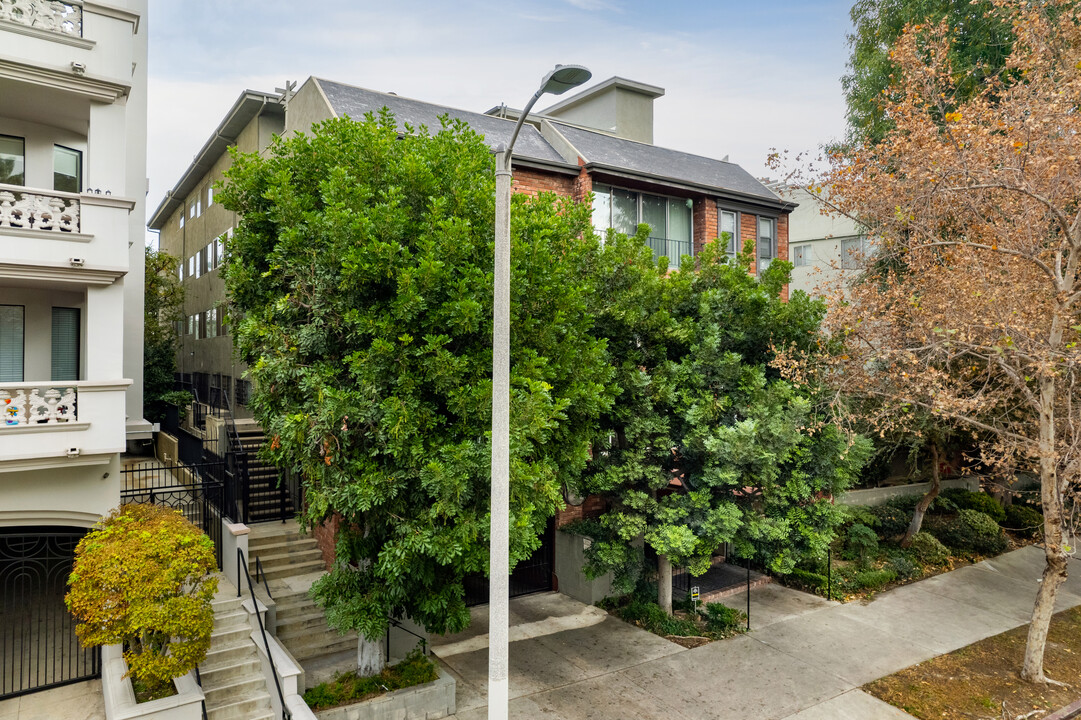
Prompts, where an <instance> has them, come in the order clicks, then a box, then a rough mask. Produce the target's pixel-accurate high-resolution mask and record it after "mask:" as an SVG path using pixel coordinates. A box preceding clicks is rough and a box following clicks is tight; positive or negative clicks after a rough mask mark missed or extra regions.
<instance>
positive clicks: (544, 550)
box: [465, 520, 555, 605]
mask: <svg viewBox="0 0 1081 720" xmlns="http://www.w3.org/2000/svg"><path fill="white" fill-rule="evenodd" d="M554 550H555V523H553V522H552V521H551V520H549V521H548V528H547V529H546V530H545V531H544V534H543V535H541V545H540V547H539V548H537V549H536V550H535V551H534V552H533V554H532V555H530V556H529V558H528V559H526V560H523V561H522V562H520V563H518V564H517V565H515V566H514V572H512V573H511V574H510V596H511V597H512V598H513V597H521V596H522V595H531V594H533V593H538V592H545V591H547V590H551V589H552V585H553V584H552V569H553V566H552V562H553V557H554ZM487 602H488V578H487V577H485V576H484V575H483V574H480V573H476V574H473V575H467V576H466V578H465V604H466V605H483V604H485V603H487Z"/></svg>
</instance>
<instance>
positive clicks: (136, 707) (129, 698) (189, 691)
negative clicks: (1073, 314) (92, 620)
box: [101, 645, 204, 720]
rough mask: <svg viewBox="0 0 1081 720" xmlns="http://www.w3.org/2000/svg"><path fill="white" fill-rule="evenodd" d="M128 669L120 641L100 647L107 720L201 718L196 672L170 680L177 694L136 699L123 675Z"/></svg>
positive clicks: (199, 690)
mask: <svg viewBox="0 0 1081 720" xmlns="http://www.w3.org/2000/svg"><path fill="white" fill-rule="evenodd" d="M127 672H128V664H127V662H125V661H124V654H123V650H122V648H121V647H120V646H119V645H106V646H105V647H103V648H102V649H101V691H102V694H103V695H104V696H105V717H106V718H107V720H134V719H138V720H202V717H203V705H202V703H203V698H204V695H203V689H202V688H201V687H199V684H198V683H196V682H195V673H188V674H187V675H184V676H183V677H178V678H176V679H174V680H173V684H174V685H176V690H177V694H176V695H173V696H172V697H167V698H162V699H160V700H151V701H150V702H145V703H136V702H135V690H134V688H132V686H131V678H126V677H124V676H125V675H126V674H127Z"/></svg>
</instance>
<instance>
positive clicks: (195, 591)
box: [64, 505, 218, 693]
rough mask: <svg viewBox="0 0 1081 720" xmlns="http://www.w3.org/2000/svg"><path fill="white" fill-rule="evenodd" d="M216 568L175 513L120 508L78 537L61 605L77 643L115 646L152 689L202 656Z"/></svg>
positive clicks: (203, 539) (210, 549) (210, 550)
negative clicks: (71, 617)
mask: <svg viewBox="0 0 1081 720" xmlns="http://www.w3.org/2000/svg"><path fill="white" fill-rule="evenodd" d="M217 567H218V564H217V560H216V559H215V556H214V544H213V543H212V542H211V540H210V538H208V537H207V536H206V535H204V534H203V533H202V532H201V531H200V530H199V529H198V528H197V527H195V526H194V525H192V524H191V523H190V522H188V521H187V520H185V519H184V516H183V515H181V514H180V513H179V512H178V511H176V510H172V509H169V508H164V507H160V506H156V505H127V506H125V507H123V508H121V509H119V510H114V511H113V512H112V513H111V514H110V515H109V516H108V517H106V518H104V519H103V520H102V521H101V522H99V523H98V524H97V525H96V526H95V527H94V529H93V530H92V531H91V532H89V533H87V535H86V536H85V537H84V538H83V539H82V540H81V541H80V542H79V545H78V547H76V549H75V566H74V569H73V570H72V573H71V576H70V577H69V578H68V584H69V585H70V586H71V589H70V590H69V591H68V594H67V596H66V597H65V598H64V602H65V603H66V604H67V607H68V610H69V611H71V614H72V615H74V616H75V619H76V621H77V622H78V625H77V626H76V628H75V632H76V634H77V635H78V636H79V640H80V641H81V642H82V644H83V645H84V646H85V647H96V646H99V645H110V644H113V643H122V644H123V645H124V659H125V660H127V663H128V673H129V675H130V676H131V678H132V681H133V682H135V683H139V684H141V685H142V686H143V687H145V688H146V689H147V690H148V691H150V692H151V693H159V692H160V691H161V690H163V689H165V688H168V686H169V684H170V681H171V680H172V679H173V678H175V677H179V676H181V675H184V674H185V673H187V672H188V671H190V670H191V669H192V668H194V667H195V666H196V665H198V664H199V663H200V662H202V660H203V658H205V657H206V653H207V650H208V649H209V648H210V634H211V632H212V631H213V629H214V611H213V609H212V608H211V605H210V603H211V601H212V600H213V599H214V592H215V591H216V590H217V587H218V579H217V577H215V576H214V575H213V572H214V571H215V570H217Z"/></svg>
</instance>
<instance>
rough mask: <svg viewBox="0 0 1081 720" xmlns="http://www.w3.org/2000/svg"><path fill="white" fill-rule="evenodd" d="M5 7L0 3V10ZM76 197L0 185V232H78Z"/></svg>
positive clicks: (78, 207) (77, 200) (0, 1)
mask: <svg viewBox="0 0 1081 720" xmlns="http://www.w3.org/2000/svg"><path fill="white" fill-rule="evenodd" d="M3 7H6V5H5V4H4V2H3V0H0V8H3ZM79 211H80V205H79V196H78V195H75V194H74V193H60V192H49V191H39V190H35V191H30V190H24V189H22V188H19V187H17V186H15V185H0V229H3V228H16V229H19V230H43V231H46V232H57V233H59V232H74V233H77V232H79Z"/></svg>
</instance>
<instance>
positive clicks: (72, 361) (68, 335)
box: [50, 307, 79, 381]
mask: <svg viewBox="0 0 1081 720" xmlns="http://www.w3.org/2000/svg"><path fill="white" fill-rule="evenodd" d="M52 365H53V368H52V378H50V379H52V380H65V381H67V380H78V379H79V308H65V307H54V308H53V354H52Z"/></svg>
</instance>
